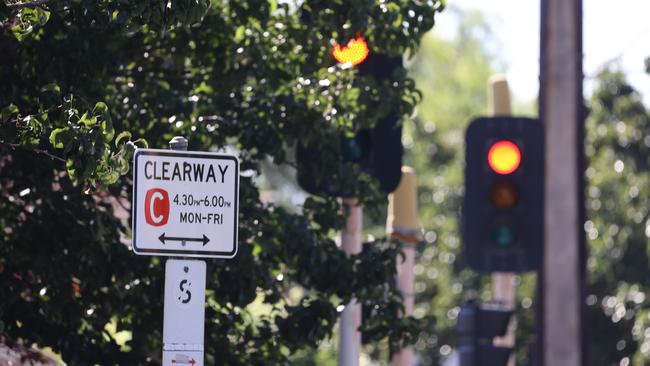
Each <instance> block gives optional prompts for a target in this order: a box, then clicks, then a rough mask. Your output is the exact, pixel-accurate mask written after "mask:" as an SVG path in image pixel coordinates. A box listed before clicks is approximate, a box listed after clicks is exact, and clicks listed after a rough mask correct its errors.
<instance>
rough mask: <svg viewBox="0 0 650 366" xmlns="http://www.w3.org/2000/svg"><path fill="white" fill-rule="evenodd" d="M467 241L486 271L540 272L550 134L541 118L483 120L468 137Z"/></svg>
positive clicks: (476, 264) (477, 265)
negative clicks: (546, 148) (546, 151)
mask: <svg viewBox="0 0 650 366" xmlns="http://www.w3.org/2000/svg"><path fill="white" fill-rule="evenodd" d="M462 216H463V230H462V231H463V241H464V249H465V255H466V258H467V261H468V263H469V265H470V266H471V267H472V268H474V269H475V270H477V271H482V272H492V271H497V272H524V271H533V270H537V269H538V268H539V266H540V264H541V260H542V248H543V247H542V245H543V242H544V237H543V236H544V131H543V127H542V125H541V124H540V123H539V121H538V120H536V119H531V118H520V117H490V118H478V119H475V120H474V121H472V122H471V123H470V125H469V127H468V128H467V131H466V134H465V199H464V204H463V210H462Z"/></svg>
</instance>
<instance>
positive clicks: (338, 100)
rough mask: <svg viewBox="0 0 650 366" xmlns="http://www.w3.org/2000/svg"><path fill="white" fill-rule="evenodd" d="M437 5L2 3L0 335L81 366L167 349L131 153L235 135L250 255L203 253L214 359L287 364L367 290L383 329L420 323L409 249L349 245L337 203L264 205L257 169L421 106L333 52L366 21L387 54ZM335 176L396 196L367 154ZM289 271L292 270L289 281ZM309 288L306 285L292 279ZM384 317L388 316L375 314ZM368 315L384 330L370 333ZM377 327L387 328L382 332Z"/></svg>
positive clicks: (159, 274) (144, 357)
mask: <svg viewBox="0 0 650 366" xmlns="http://www.w3.org/2000/svg"><path fill="white" fill-rule="evenodd" d="M441 8H442V6H441V3H440V1H434V0H431V1H429V2H410V1H405V0H399V1H388V2H385V1H382V2H378V1H377V2H376V1H363V2H358V3H355V5H354V6H350V4H349V3H346V2H341V1H332V2H325V1H309V2H305V3H302V4H300V6H297V5H296V4H295V3H289V2H276V1H273V0H269V1H232V2H222V1H208V0H173V1H153V0H147V1H135V0H133V1H131V0H120V1H110V0H107V1H91V0H66V1H47V0H40V1H31V2H18V1H8V2H3V3H0V22H1V23H2V28H1V29H2V31H1V33H0V54H2V57H1V58H0V84H2V86H3V87H2V88H0V110H1V114H0V123H1V127H0V151H1V152H2V153H1V155H0V228H1V231H0V242H1V245H0V298H1V299H2V301H1V302H0V331H5V332H8V333H9V334H10V335H11V336H12V337H18V338H22V339H25V340H27V341H28V342H36V343H38V344H41V345H46V346H51V347H53V349H54V350H55V351H57V352H60V353H61V354H62V356H63V359H64V360H65V361H66V362H68V363H69V364H80V365H81V364H102V365H118V364H121V365H144V364H151V365H156V364H159V363H160V350H161V320H162V314H161V311H162V301H161V300H162V288H163V283H162V280H163V270H162V267H163V262H164V261H163V260H162V259H161V258H155V257H153V258H151V257H138V256H135V255H133V254H132V253H130V252H129V250H128V247H127V245H125V244H128V243H129V237H130V229H129V227H128V222H129V220H128V217H124V213H125V212H128V211H126V210H128V203H129V201H130V195H131V180H130V178H129V176H128V174H127V173H128V171H129V168H130V167H129V163H130V161H131V158H132V154H133V151H134V150H135V149H136V148H137V147H142V146H150V147H156V148H165V147H166V144H167V141H169V139H170V138H171V137H172V136H174V135H184V136H187V137H188V138H189V140H190V150H216V149H226V148H228V149H234V150H236V151H237V152H238V154H239V156H240V160H241V167H242V171H246V172H247V175H246V176H242V181H241V188H240V207H241V209H240V219H239V223H240V227H239V238H240V250H239V253H238V255H237V257H236V258H235V259H234V260H229V261H224V260H213V261H210V262H209V266H208V268H209V269H208V294H207V298H208V300H207V308H206V319H207V320H206V355H207V356H206V364H215V363H218V364H223V365H235V364H246V365H251V364H265V365H268V364H281V363H283V362H285V361H286V360H287V357H288V356H289V355H290V354H292V353H293V352H295V351H296V350H298V349H301V348H304V347H313V346H314V345H316V344H317V342H319V341H320V340H322V339H324V338H327V337H328V336H330V334H331V332H332V327H333V324H334V323H335V321H336V319H337V312H336V310H335V309H336V307H337V306H338V305H339V304H342V303H345V302H347V301H348V300H349V298H350V297H351V296H353V295H354V296H356V297H358V298H359V299H360V300H361V301H362V302H367V303H372V304H373V305H374V306H375V309H376V310H377V311H376V314H377V316H378V317H380V318H381V319H382V321H381V322H375V323H370V324H369V325H368V327H370V328H372V329H368V330H369V331H372V332H370V333H371V334H372V340H379V339H386V338H387V339H389V340H390V344H391V345H393V346H395V345H396V344H397V343H398V342H399V341H400V340H401V339H404V335H405V334H408V333H409V332H410V333H413V332H415V330H414V329H413V328H412V327H410V326H404V324H407V325H408V324H413V322H412V321H410V319H400V318H399V309H400V307H399V303H400V297H399V295H398V294H397V291H396V289H395V288H394V285H393V280H392V278H393V276H394V272H395V269H394V268H395V257H396V256H397V254H398V252H399V246H398V245H396V244H395V243H384V242H383V240H377V241H376V242H374V243H367V244H366V245H364V250H363V252H362V253H360V254H359V255H357V256H353V257H351V258H346V257H345V255H344V254H343V253H342V252H341V251H340V250H339V249H338V248H337V247H336V245H335V243H334V241H333V239H332V235H333V233H334V232H335V231H336V230H339V229H340V228H341V226H342V223H343V216H342V215H341V213H340V210H339V205H338V202H337V200H336V199H334V198H320V197H311V198H309V199H308V200H307V201H306V202H305V204H304V206H303V207H302V210H301V212H300V213H297V214H296V213H292V212H290V211H289V210H287V209H285V208H282V207H278V206H274V205H268V204H263V203H262V202H261V201H260V199H259V191H258V189H257V187H256V186H255V184H254V181H253V179H252V177H253V176H254V175H255V174H258V173H259V167H260V163H261V162H262V161H263V160H264V159H267V158H270V159H271V160H272V161H274V162H275V163H276V164H281V163H288V164H292V163H293V162H292V157H290V156H288V155H287V148H288V147H291V146H293V145H294V144H295V143H296V141H298V140H302V141H304V142H305V143H307V144H312V145H314V146H320V145H322V144H323V141H327V140H328V139H332V138H338V136H339V135H340V134H342V133H343V134H345V133H352V132H354V131H356V130H358V129H360V128H363V127H368V126H372V125H373V124H374V123H375V121H376V120H377V119H378V118H380V117H381V116H383V115H384V114H385V113H387V109H388V108H387V107H386V106H387V105H391V104H392V105H395V104H397V105H399V106H400V111H401V113H402V114H403V115H408V114H410V113H411V111H412V109H413V107H414V104H415V103H416V102H417V100H418V94H417V93H416V91H415V84H414V82H413V81H412V80H410V79H409V78H408V77H407V75H406V73H405V72H404V70H399V71H398V72H396V73H395V74H394V75H393V79H392V80H390V81H383V82H378V81H376V80H374V79H372V78H370V77H360V76H359V75H357V72H356V70H355V69H354V68H348V67H341V66H336V65H334V63H333V61H332V60H331V58H330V54H329V52H330V49H331V46H332V45H333V44H334V43H335V42H339V43H345V42H347V40H348V39H350V38H351V37H352V36H355V35H356V34H357V32H359V33H362V34H363V35H364V36H365V37H366V38H367V39H368V41H369V43H370V44H371V45H372V47H373V51H376V52H384V53H388V54H391V55H400V54H402V53H404V52H411V53H412V52H414V51H415V48H416V47H417V45H418V43H419V40H420V37H421V36H422V34H423V33H424V32H425V31H427V30H428V29H430V28H431V27H432V26H433V22H434V15H435V13H437V12H438V11H440V10H441ZM319 163H321V164H322V166H323V169H322V174H323V175H324V176H332V177H334V178H335V179H340V180H341V182H342V186H344V187H346V189H347V190H348V192H347V193H349V194H354V195H357V196H359V197H360V198H361V199H362V201H363V202H364V203H365V204H366V205H367V206H368V207H369V208H370V209H371V210H370V211H373V208H374V210H375V211H377V208H379V207H381V206H380V205H381V204H382V203H383V200H384V198H382V195H381V194H380V193H379V192H378V189H377V185H376V183H375V182H374V181H373V180H372V179H371V178H370V177H369V176H368V175H366V174H363V173H361V172H360V171H359V167H357V166H355V165H354V164H352V165H350V166H349V167H347V169H348V170H347V173H346V174H343V175H341V174H339V170H338V169H337V168H338V160H337V152H336V151H324V152H323V156H322V162H319ZM280 275H282V276H280ZM294 288H300V289H301V291H300V294H299V295H298V296H293V295H291V296H290V295H289V294H294V292H293V291H290V290H291V289H294ZM373 324H374V325H373ZM373 327H374V328H373ZM373 330H374V331H373Z"/></svg>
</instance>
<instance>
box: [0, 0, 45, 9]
mask: <svg viewBox="0 0 650 366" xmlns="http://www.w3.org/2000/svg"><path fill="white" fill-rule="evenodd" d="M50 1H52V0H34V1H27V2H24V3H15V4H7V8H8V9H11V10H20V9H24V8H41V7H43V5H47V3H49V2H50Z"/></svg>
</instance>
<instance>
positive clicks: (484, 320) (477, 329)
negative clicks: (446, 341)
mask: <svg viewBox="0 0 650 366" xmlns="http://www.w3.org/2000/svg"><path fill="white" fill-rule="evenodd" d="M511 316H512V310H509V309H505V308H501V307H498V306H485V305H478V304H476V303H474V302H466V303H465V304H463V305H462V306H461V308H460V313H459V314H458V323H457V326H456V330H457V332H458V355H459V358H460V363H459V364H460V366H506V365H507V364H508V358H509V357H510V353H511V352H512V348H510V347H499V346H495V345H493V344H492V342H493V339H494V337H501V336H504V335H505V334H506V332H507V330H508V324H509V323H510V317H511Z"/></svg>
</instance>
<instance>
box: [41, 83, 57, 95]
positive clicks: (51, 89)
mask: <svg viewBox="0 0 650 366" xmlns="http://www.w3.org/2000/svg"><path fill="white" fill-rule="evenodd" d="M41 93H54V94H56V95H60V94H61V87H59V86H58V85H57V84H55V83H50V84H45V85H44V86H43V87H41Z"/></svg>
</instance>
